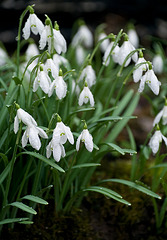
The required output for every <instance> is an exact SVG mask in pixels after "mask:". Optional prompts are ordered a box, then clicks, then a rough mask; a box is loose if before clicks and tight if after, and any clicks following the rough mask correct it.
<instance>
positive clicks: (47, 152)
mask: <svg viewBox="0 0 167 240" xmlns="http://www.w3.org/2000/svg"><path fill="white" fill-rule="evenodd" d="M51 144H52V141H50V143H49V144H48V145H47V146H46V157H47V158H50V156H51V154H52V150H51Z"/></svg>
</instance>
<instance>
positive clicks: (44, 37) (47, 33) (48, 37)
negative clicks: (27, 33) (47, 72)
mask: <svg viewBox="0 0 167 240" xmlns="http://www.w3.org/2000/svg"><path fill="white" fill-rule="evenodd" d="M46 23H47V22H46ZM46 44H48V51H49V53H50V52H51V47H52V34H51V29H50V25H49V24H48V23H47V25H45V27H44V29H43V31H42V33H41V37H40V40H39V49H40V50H43V49H44V48H45V46H46Z"/></svg>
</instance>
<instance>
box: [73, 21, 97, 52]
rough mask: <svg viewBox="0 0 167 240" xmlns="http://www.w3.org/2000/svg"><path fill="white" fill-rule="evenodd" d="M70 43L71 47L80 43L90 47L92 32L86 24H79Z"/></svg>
mask: <svg viewBox="0 0 167 240" xmlns="http://www.w3.org/2000/svg"><path fill="white" fill-rule="evenodd" d="M71 44H72V46H73V47H76V46H77V45H80V44H81V45H83V46H85V47H87V48H91V47H92V46H93V34H92V32H91V31H90V30H89V28H88V27H87V26H86V25H81V26H80V27H79V29H78V31H77V33H76V34H75V35H74V37H73V39H72V42H71Z"/></svg>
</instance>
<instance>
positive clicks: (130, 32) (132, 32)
mask: <svg viewBox="0 0 167 240" xmlns="http://www.w3.org/2000/svg"><path fill="white" fill-rule="evenodd" d="M127 34H128V37H129V40H130V42H131V43H132V44H133V46H134V47H135V48H138V47H139V36H138V34H137V32H136V30H135V29H132V28H131V29H129V30H128V31H127Z"/></svg>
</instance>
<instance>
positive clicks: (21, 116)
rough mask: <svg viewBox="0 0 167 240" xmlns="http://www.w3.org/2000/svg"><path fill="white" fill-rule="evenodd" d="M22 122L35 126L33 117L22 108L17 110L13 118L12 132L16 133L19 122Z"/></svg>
mask: <svg viewBox="0 0 167 240" xmlns="http://www.w3.org/2000/svg"><path fill="white" fill-rule="evenodd" d="M21 121H22V122H23V123H24V124H25V125H34V126H37V123H36V121H35V119H34V118H33V117H32V116H31V115H30V114H29V113H27V112H26V111H24V110H23V109H22V108H19V109H18V110H17V114H16V116H15V119H14V133H17V132H18V130H19V123H20V122H21Z"/></svg>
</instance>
